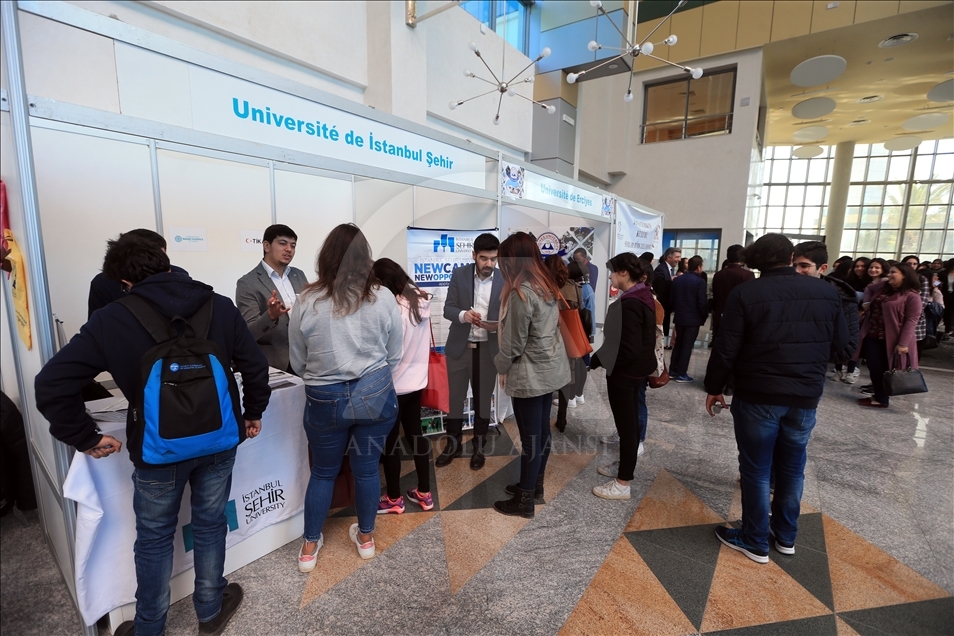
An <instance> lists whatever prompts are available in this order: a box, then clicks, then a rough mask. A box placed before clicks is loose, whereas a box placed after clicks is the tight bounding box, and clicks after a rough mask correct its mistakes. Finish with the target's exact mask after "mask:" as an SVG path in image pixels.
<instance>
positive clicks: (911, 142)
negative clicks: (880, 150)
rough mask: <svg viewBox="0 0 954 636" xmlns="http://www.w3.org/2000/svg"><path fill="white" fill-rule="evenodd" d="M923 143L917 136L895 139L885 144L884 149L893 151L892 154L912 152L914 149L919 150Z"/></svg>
mask: <svg viewBox="0 0 954 636" xmlns="http://www.w3.org/2000/svg"><path fill="white" fill-rule="evenodd" d="M921 141H923V140H922V139H921V138H920V137H917V136H915V135H905V136H904V137H895V138H894V139H889V140H888V141H886V142H884V149H885V150H891V151H892V152H897V151H899V150H911V149H912V148H917V147H918V146H920V145H921Z"/></svg>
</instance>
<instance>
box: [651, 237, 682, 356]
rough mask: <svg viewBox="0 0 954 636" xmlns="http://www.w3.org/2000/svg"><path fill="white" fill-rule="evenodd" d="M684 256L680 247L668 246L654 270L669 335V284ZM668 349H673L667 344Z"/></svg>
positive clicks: (658, 296) (664, 325) (655, 290)
mask: <svg viewBox="0 0 954 636" xmlns="http://www.w3.org/2000/svg"><path fill="white" fill-rule="evenodd" d="M680 258H682V250H680V249H679V248H678V247H670V248H667V249H666V251H665V253H663V255H662V257H660V259H659V265H657V266H656V269H655V270H654V271H653V292H654V293H655V294H656V298H658V299H659V304H660V305H662V306H663V309H665V310H666V314H665V317H664V318H663V333H664V334H666V335H667V336H668V335H669V323H670V322H671V320H672V304H671V303H670V302H669V286H670V285H671V284H672V280H673V279H674V278H675V277H676V266H677V265H678V264H679V259H680ZM666 348H667V349H672V347H671V346H667V347H666Z"/></svg>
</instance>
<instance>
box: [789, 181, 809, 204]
mask: <svg viewBox="0 0 954 636" xmlns="http://www.w3.org/2000/svg"><path fill="white" fill-rule="evenodd" d="M804 200H805V186H801V185H790V186H788V196H787V197H786V198H785V205H789V206H801V205H802V202H803V201H804Z"/></svg>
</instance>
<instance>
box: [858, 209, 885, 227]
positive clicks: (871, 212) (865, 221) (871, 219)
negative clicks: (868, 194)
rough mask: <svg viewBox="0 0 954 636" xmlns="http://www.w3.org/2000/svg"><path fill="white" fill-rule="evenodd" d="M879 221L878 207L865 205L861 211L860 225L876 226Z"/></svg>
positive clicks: (879, 211)
mask: <svg viewBox="0 0 954 636" xmlns="http://www.w3.org/2000/svg"><path fill="white" fill-rule="evenodd" d="M880 223H881V208H880V207H865V208H863V209H862V211H861V227H863V228H870V227H878V225H879V224H880Z"/></svg>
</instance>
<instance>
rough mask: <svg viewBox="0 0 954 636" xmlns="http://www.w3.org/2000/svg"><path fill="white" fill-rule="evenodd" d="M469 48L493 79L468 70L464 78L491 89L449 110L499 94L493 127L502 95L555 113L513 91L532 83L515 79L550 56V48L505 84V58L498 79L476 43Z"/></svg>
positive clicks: (463, 100)
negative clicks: (472, 79)
mask: <svg viewBox="0 0 954 636" xmlns="http://www.w3.org/2000/svg"><path fill="white" fill-rule="evenodd" d="M481 32H483V28H481ZM469 46H470V50H471V51H473V52H474V55H476V56H477V58H478V59H479V60H480V61H481V62H482V63H483V65H484V66H485V67H486V68H487V70H488V71H489V72H490V76H491V77H493V78H494V81H490V80H489V79H486V78H483V77H480V76H478V75H477V74H476V73H474V72H472V71H469V70H465V71H464V77H472V78H474V79H478V80H480V81H481V82H485V83H487V84H490V85H491V86H493V88H492V89H490V90H489V91H487V92H486V93H481V94H480V95H475V96H474V97H470V98H468V99H461V100H458V101H452V102H451V103H450V104H448V106H449V107H450V109H451V110H454V109H455V108H457V107H458V106H462V105H463V104H465V103H467V102H469V101H472V100H475V99H478V98H480V97H484V96H485V95H490V94H491V93H498V94H499V97H498V98H497V114H496V115H494V125H495V126H496V125H498V124H499V123H500V106H501V105H502V104H503V97H504V95H508V96H509V97H513V96H514V95H516V96H517V97H519V98H521V99H525V100H527V101H528V102H532V103H533V104H535V105H537V106H539V107H540V108H542V109H544V110H545V111H547V112H548V113H550V114H551V115H552V114H553V113H555V112H556V107H555V106H547V105H546V104H541V103H540V102H538V101H536V100H534V99H530V98H529V97H526V96H524V95H521V94H520V93H518V92H516V91H515V90H514V85H515V84H516V85H520V84H532V83H533V76H530V77H525V78H524V79H522V80H520V81H517V77H519V76H520V75H523V73H524V71H526V70H527V69H528V68H530V67H531V66H533V65H534V64H536V63H537V62H539V61H540V60H542V59H543V58H545V57H547V56H549V55H550V47H545V48H544V49H543V50H542V51H541V52H540V55H538V56H537V58H536V59H535V60H533V61H532V62H530V63H529V64H527V65H526V66H525V67H523V69H521V70H520V72H519V73H516V74H515V75H514V76H513V77H512V78H510V79H509V80H507V81H506V82H505V81H503V80H501V79H500V77H504V61H505V59H506V58H505V57H502V58H501V62H500V77H497V74H496V73H494V72H493V69H491V68H490V65H489V64H487V60H485V59H484V56H483V55H481V54H480V49H479V48H478V47H477V43H476V42H471V43H470V45H469ZM506 46H507V43H506V42H504V50H506Z"/></svg>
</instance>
